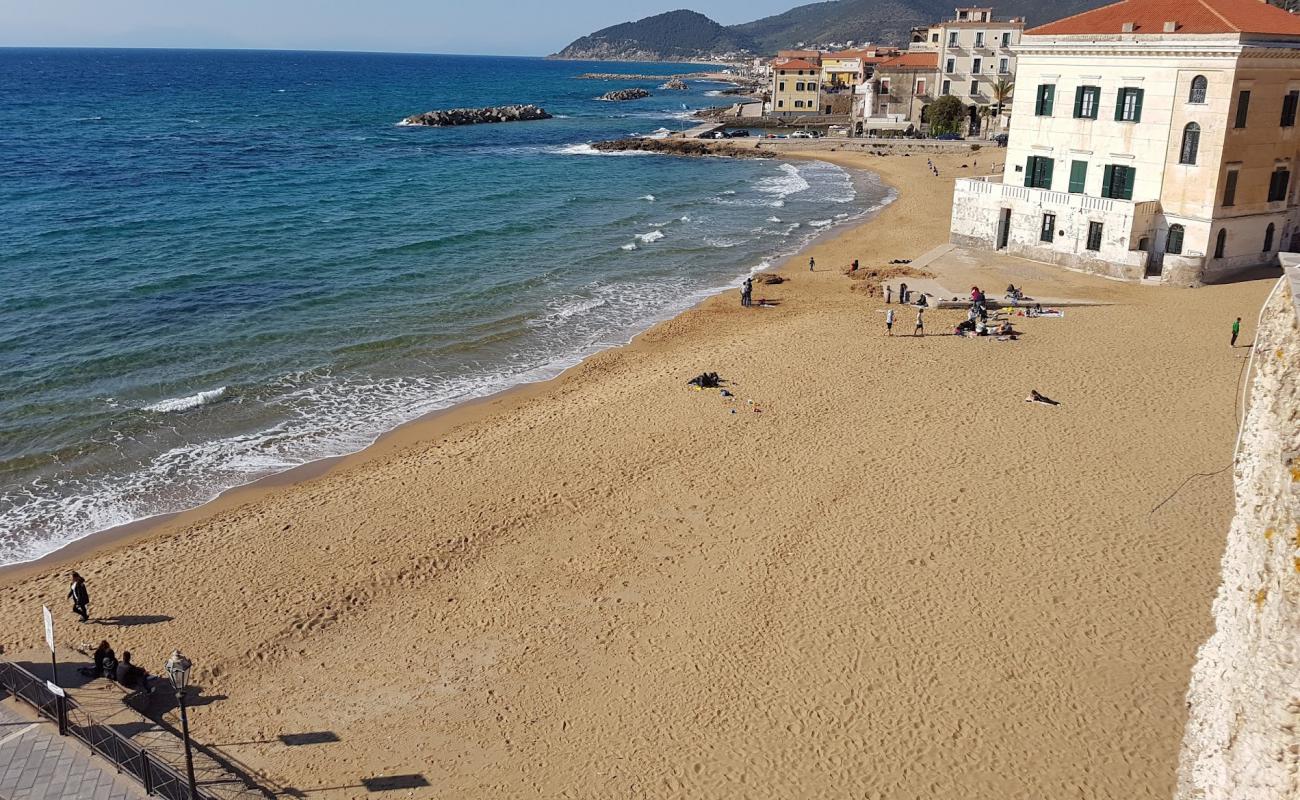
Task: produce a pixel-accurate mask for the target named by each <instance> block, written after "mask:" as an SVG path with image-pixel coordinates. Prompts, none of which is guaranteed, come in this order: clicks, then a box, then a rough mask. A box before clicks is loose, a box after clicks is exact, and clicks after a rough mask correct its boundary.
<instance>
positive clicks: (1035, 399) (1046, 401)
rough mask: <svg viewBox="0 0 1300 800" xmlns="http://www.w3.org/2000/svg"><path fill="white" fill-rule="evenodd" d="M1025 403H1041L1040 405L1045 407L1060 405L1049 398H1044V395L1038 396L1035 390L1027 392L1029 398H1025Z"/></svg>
mask: <svg viewBox="0 0 1300 800" xmlns="http://www.w3.org/2000/svg"><path fill="white" fill-rule="evenodd" d="M1025 402H1026V403H1042V404H1043V405H1045V406H1059V405H1060V403H1058V402H1056V401H1055V400H1053V399H1052V398H1050V397H1046V396H1044V395H1041V394H1039V393H1038V390H1037V389H1030V390H1029V396H1028V397H1026V398H1025Z"/></svg>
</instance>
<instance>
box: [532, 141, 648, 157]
mask: <svg viewBox="0 0 1300 800" xmlns="http://www.w3.org/2000/svg"><path fill="white" fill-rule="evenodd" d="M550 152H552V153H558V154H559V155H562V156H645V155H652V154H651V153H648V152H646V151H644V150H615V151H611V152H604V151H601V150H597V149H596V148H594V147H592V146H591V145H590V144H588V143H583V144H567V145H563V146H560V147H556V148H554V149H552V150H551V151H550Z"/></svg>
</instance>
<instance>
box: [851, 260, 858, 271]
mask: <svg viewBox="0 0 1300 800" xmlns="http://www.w3.org/2000/svg"><path fill="white" fill-rule="evenodd" d="M857 271H858V260H857V259H856V258H855V259H853V268H852V269H850V270H849V272H857Z"/></svg>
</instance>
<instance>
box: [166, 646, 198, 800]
mask: <svg viewBox="0 0 1300 800" xmlns="http://www.w3.org/2000/svg"><path fill="white" fill-rule="evenodd" d="M163 669H165V670H167V678H168V680H170V681H171V683H172V689H174V690H176V702H177V703H178V704H180V707H181V733H182V735H183V736H184V737H185V771H186V773H188V777H189V779H190V800H198V798H199V789H198V786H197V785H196V784H195V782H194V755H193V753H191V752H190V718H189V715H187V714H186V713H185V688H186V686H187V685H188V684H189V682H190V660H189V659H188V658H186V657H185V656H183V655H181V651H179V650H173V651H172V655H171V658H169V659H167V663H166V664H164V665H163Z"/></svg>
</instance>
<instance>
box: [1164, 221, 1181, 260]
mask: <svg viewBox="0 0 1300 800" xmlns="http://www.w3.org/2000/svg"><path fill="white" fill-rule="evenodd" d="M1165 252H1166V253H1172V254H1174V255H1180V254H1181V253H1182V252H1183V226H1182V225H1170V226H1169V236H1167V237H1166V238H1165Z"/></svg>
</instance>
